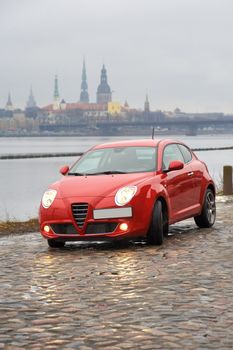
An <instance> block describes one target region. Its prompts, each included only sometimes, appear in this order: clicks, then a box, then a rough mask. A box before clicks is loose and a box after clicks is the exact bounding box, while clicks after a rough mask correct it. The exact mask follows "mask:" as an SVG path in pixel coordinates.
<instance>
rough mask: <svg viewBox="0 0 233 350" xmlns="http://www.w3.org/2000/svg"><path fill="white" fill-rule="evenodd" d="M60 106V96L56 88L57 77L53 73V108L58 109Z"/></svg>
mask: <svg viewBox="0 0 233 350" xmlns="http://www.w3.org/2000/svg"><path fill="white" fill-rule="evenodd" d="M59 108H60V96H59V90H58V77H57V75H55V79H54V92H53V109H54V110H56V109H59Z"/></svg>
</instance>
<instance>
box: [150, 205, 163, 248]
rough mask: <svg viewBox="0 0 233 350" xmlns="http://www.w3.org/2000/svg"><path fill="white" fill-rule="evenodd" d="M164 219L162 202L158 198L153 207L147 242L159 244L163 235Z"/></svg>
mask: <svg viewBox="0 0 233 350" xmlns="http://www.w3.org/2000/svg"><path fill="white" fill-rule="evenodd" d="M164 219H165V215H164V213H163V206H162V202H161V201H160V200H158V201H157V202H156V203H155V205H154V209H153V213H152V219H151V224H150V228H149V231H148V233H147V242H148V243H150V244H154V245H161V244H162V243H163V236H164V224H165V222H164Z"/></svg>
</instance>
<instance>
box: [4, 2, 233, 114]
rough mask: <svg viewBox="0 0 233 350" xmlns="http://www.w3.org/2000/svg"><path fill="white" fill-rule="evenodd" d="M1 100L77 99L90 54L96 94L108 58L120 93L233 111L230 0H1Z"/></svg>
mask: <svg viewBox="0 0 233 350" xmlns="http://www.w3.org/2000/svg"><path fill="white" fill-rule="evenodd" d="M0 43H1V51H0V108H3V107H4V106H5V103H6V99H7V94H8V91H10V92H11V95H12V100H13V103H14V106H15V107H24V106H25V103H26V100H27V98H28V94H29V88H30V85H32V87H33V91H34V95H35V98H36V101H37V104H38V105H39V106H43V105H46V104H48V103H50V102H51V101H52V95H53V85H54V75H55V74H58V79H59V90H60V96H61V97H62V98H64V99H65V100H66V101H67V102H76V101H78V100H79V94H80V84H81V70H82V61H83V56H85V59H86V69H87V79H88V87H89V94H90V100H91V101H92V102H95V100H96V89H97V85H98V83H99V79H100V70H101V66H102V64H103V63H105V65H106V68H107V73H108V81H109V85H110V86H111V89H112V90H113V91H114V92H113V100H115V101H120V102H121V103H124V101H125V99H127V101H128V103H129V105H130V106H135V107H139V108H140V107H141V108H143V104H144V100H145V94H146V90H148V95H149V100H150V105H151V109H152V110H156V109H161V110H174V109H175V108H176V107H179V108H181V110H184V111H190V112H210V111H222V112H226V113H233V1H232V0H40V1H39V0H0Z"/></svg>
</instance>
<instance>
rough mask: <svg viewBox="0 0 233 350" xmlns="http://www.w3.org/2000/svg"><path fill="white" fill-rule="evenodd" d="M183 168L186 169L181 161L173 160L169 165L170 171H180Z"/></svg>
mask: <svg viewBox="0 0 233 350" xmlns="http://www.w3.org/2000/svg"><path fill="white" fill-rule="evenodd" d="M183 167H184V163H183V162H181V161H180V160H173V161H172V162H171V163H170V164H169V168H168V171H174V170H180V169H183Z"/></svg>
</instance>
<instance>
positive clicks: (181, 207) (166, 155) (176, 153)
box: [162, 143, 194, 220]
mask: <svg viewBox="0 0 233 350" xmlns="http://www.w3.org/2000/svg"><path fill="white" fill-rule="evenodd" d="M173 160H179V161H182V162H183V163H184V157H183V155H182V153H181V151H180V149H179V146H178V144H176V143H172V144H169V145H167V146H165V148H164V151H163V157H162V162H163V164H162V167H163V170H168V168H169V164H170V162H171V161H173ZM164 187H165V188H166V191H167V194H168V197H169V202H170V207H171V213H170V218H171V219H174V220H180V219H182V218H183V217H185V216H188V215H189V213H190V211H191V210H192V206H193V190H194V189H193V180H192V168H191V166H190V164H185V163H184V168H183V169H180V170H175V171H171V172H167V173H166V175H165V178H164Z"/></svg>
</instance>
